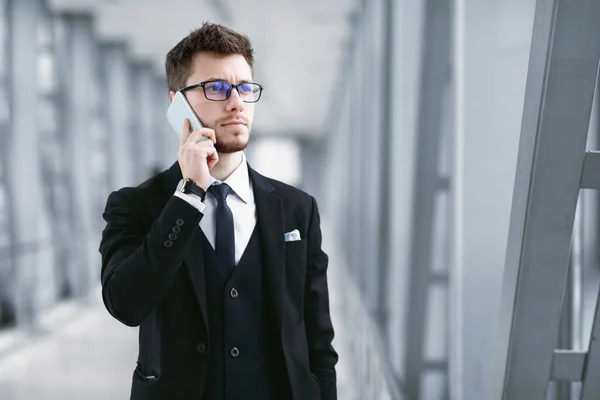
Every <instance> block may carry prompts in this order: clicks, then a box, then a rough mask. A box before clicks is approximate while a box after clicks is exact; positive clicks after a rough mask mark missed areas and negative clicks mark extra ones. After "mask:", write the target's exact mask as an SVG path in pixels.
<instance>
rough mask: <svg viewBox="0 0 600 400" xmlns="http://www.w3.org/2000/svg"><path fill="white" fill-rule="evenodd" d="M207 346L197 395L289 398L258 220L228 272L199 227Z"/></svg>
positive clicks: (206, 399)
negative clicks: (200, 390) (200, 392)
mask: <svg viewBox="0 0 600 400" xmlns="http://www.w3.org/2000/svg"><path fill="white" fill-rule="evenodd" d="M202 252H203V255H204V268H205V274H206V276H205V279H206V291H207V293H206V294H207V303H208V326H209V333H210V337H209V340H210V342H209V346H208V365H207V375H206V385H205V391H204V395H203V397H202V400H242V399H244V400H249V399H260V400H281V399H289V398H291V395H290V389H289V382H288V378H287V373H286V369H285V363H284V362H283V352H282V348H281V340H280V338H279V335H278V334H277V333H278V332H277V330H276V328H275V326H274V322H273V318H271V315H272V312H271V310H272V307H271V306H270V305H269V299H268V296H267V290H266V289H267V283H266V282H265V276H264V272H263V271H264V269H263V256H262V254H263V252H262V243H261V238H260V232H259V229H258V226H257V227H256V228H255V229H254V232H253V233H252V236H251V238H250V241H249V243H248V245H247V247H246V249H245V251H244V254H243V256H242V258H241V259H240V261H239V263H238V265H237V266H236V267H235V269H234V271H233V273H231V275H229V276H228V274H227V273H226V271H225V269H224V268H222V267H221V264H220V263H219V260H218V258H217V254H216V253H215V250H214V249H213V248H212V246H211V245H210V243H209V242H208V240H207V239H206V236H204V233H202Z"/></svg>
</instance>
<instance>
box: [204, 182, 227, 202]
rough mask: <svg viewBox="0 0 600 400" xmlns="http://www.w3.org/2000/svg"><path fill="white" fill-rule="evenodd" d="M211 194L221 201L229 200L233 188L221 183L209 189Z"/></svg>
mask: <svg viewBox="0 0 600 400" xmlns="http://www.w3.org/2000/svg"><path fill="white" fill-rule="evenodd" d="M208 191H209V192H211V193H212V194H213V196H215V197H216V198H217V200H219V201H223V200H226V199H227V195H228V194H229V192H230V191H231V188H230V187H229V185H228V184H226V183H221V184H219V185H211V186H210V188H209V189H208Z"/></svg>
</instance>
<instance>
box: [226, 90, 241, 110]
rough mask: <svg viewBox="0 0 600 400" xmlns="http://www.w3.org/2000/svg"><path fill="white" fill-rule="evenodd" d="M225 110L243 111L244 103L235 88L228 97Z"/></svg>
mask: <svg viewBox="0 0 600 400" xmlns="http://www.w3.org/2000/svg"><path fill="white" fill-rule="evenodd" d="M227 108H228V109H229V110H239V111H241V110H243V109H244V102H243V101H242V98H241V96H240V93H239V92H238V91H237V89H235V88H232V89H231V94H230V95H229V98H228V99H227Z"/></svg>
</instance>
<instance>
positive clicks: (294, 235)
mask: <svg viewBox="0 0 600 400" xmlns="http://www.w3.org/2000/svg"><path fill="white" fill-rule="evenodd" d="M283 236H284V237H285V241H286V242H295V241H298V240H300V231H298V229H294V230H293V231H291V232H288V233H286V234H284V235H283Z"/></svg>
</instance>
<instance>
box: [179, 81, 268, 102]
mask: <svg viewBox="0 0 600 400" xmlns="http://www.w3.org/2000/svg"><path fill="white" fill-rule="evenodd" d="M197 87H201V88H202V89H203V90H204V97H206V99H207V100H211V101H225V100H227V99H228V98H229V96H231V92H232V89H235V90H237V92H238V94H239V95H240V98H241V99H242V101H243V102H244V103H256V102H257V101H258V100H260V95H261V93H262V90H263V87H262V86H261V85H259V84H258V83H253V82H244V83H238V84H234V83H229V82H225V81H206V82H200V83H196V84H194V85H190V86H186V87H184V88H183V89H180V90H179V91H180V92H185V91H187V90H192V89H195V88H197Z"/></svg>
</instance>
